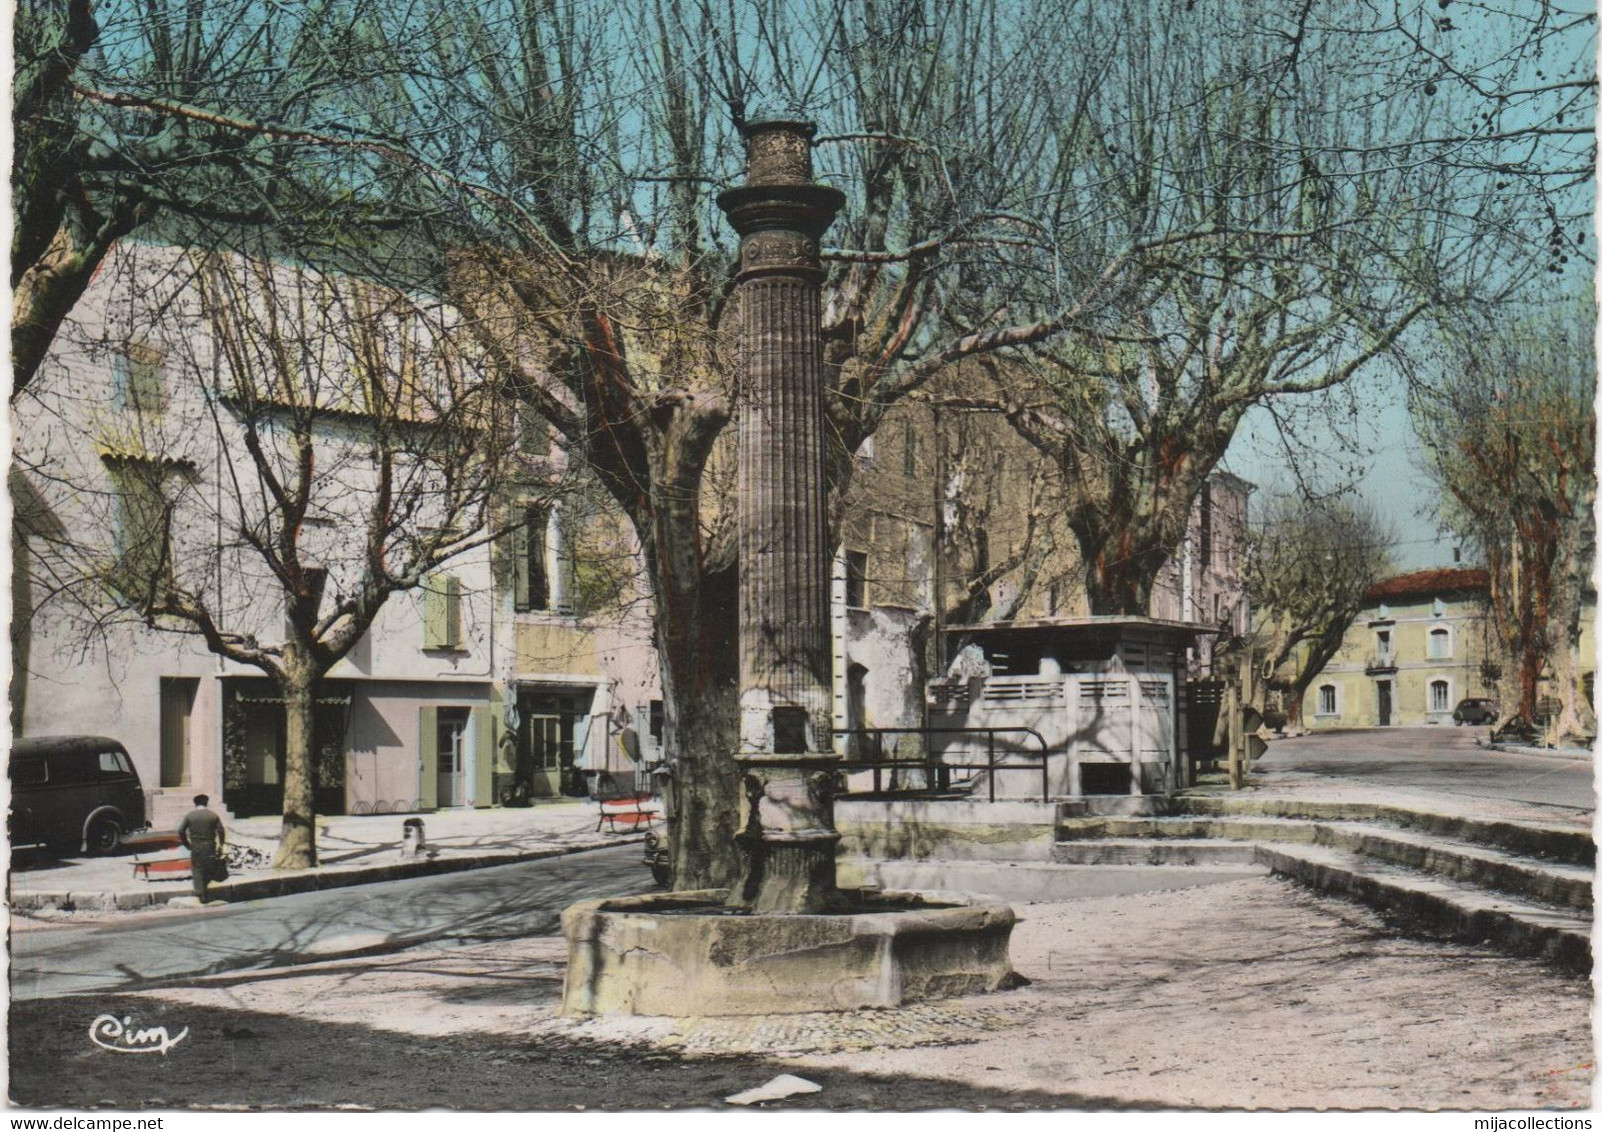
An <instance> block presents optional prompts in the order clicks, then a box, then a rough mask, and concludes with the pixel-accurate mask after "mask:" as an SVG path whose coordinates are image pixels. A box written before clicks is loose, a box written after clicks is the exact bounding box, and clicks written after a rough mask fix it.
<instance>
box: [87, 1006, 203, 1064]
mask: <svg viewBox="0 0 1602 1132" xmlns="http://www.w3.org/2000/svg"><path fill="white" fill-rule="evenodd" d="M188 1036H189V1027H188V1026H185V1027H184V1028H183V1029H182V1030H180V1031H178V1033H177V1034H171V1035H170V1034H168V1033H167V1027H165V1026H150V1027H148V1028H143V1029H137V1030H136V1029H134V1027H133V1019H132V1018H122V1019H120V1020H119V1019H117V1018H116V1017H114V1016H112V1015H110V1014H101V1015H100V1016H98V1017H97V1018H96V1019H95V1020H94V1021H93V1022H91V1023H89V1040H90V1041H91V1042H94V1043H95V1045H97V1046H99V1047H100V1048H101V1049H108V1050H110V1051H111V1052H112V1053H159V1054H161V1055H162V1056H163V1057H165V1056H166V1055H167V1051H168V1050H170V1049H171V1048H172V1047H173V1046H175V1045H177V1044H178V1043H179V1042H181V1041H183V1040H184V1039H185V1038H186V1037H188Z"/></svg>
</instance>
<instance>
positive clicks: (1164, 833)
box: [1057, 815, 1318, 842]
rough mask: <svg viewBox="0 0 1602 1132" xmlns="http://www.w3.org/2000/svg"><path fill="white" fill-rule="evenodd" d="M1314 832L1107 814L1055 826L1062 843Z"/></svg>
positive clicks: (1271, 823) (1262, 821)
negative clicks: (1110, 838)
mask: <svg viewBox="0 0 1602 1132" xmlns="http://www.w3.org/2000/svg"><path fill="white" fill-rule="evenodd" d="M1317 829H1318V825H1317V823H1316V822H1312V821H1307V820H1305V819H1300V818H1270V817H1246V818H1236V817H1138V816H1133V815H1131V816H1116V815H1107V816H1101V817H1084V818H1064V819H1062V820H1060V821H1059V822H1058V823H1057V840H1058V841H1059V842H1063V841H1080V840H1084V839H1087V838H1107V837H1112V838H1124V837H1162V838H1218V839H1226V840H1231V841H1306V842H1311V841H1313V839H1314V838H1315V837H1316V836H1317Z"/></svg>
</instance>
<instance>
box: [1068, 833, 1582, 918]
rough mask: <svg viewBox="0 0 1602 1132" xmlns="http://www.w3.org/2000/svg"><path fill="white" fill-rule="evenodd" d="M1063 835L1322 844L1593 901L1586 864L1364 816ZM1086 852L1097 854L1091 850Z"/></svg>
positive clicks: (1558, 897)
mask: <svg viewBox="0 0 1602 1132" xmlns="http://www.w3.org/2000/svg"><path fill="white" fill-rule="evenodd" d="M1058 836H1059V838H1064V839H1065V840H1059V842H1058V845H1057V847H1056V849H1055V850H1054V855H1055V853H1056V850H1060V849H1062V848H1063V847H1064V846H1066V845H1073V844H1090V845H1095V844H1099V843H1102V842H1105V841H1107V840H1111V841H1112V842H1113V843H1115V844H1119V845H1125V844H1133V843H1135V842H1137V841H1138V840H1139V839H1140V838H1148V839H1153V840H1154V841H1156V842H1172V841H1181V842H1186V841H1189V842H1193V841H1195V840H1198V839H1226V840H1229V841H1241V842H1255V843H1259V844H1302V845H1314V844H1316V845H1324V846H1328V847H1330V848H1335V849H1343V850H1346V851H1348V852H1352V853H1359V854H1362V855H1363V856H1367V857H1373V858H1375V859H1377V860H1381V861H1387V862H1390V863H1391V864H1396V865H1402V866H1405V867H1408V868H1412V869H1417V870H1419V871H1421V872H1428V873H1435V874H1437V875H1440V876H1442V877H1445V878H1447V879H1450V880H1455V881H1461V882H1464V883H1469V884H1475V885H1479V886H1481V887H1484V888H1491V889H1497V890H1499V891H1502V892H1507V893H1510V894H1512V895H1514V896H1517V897H1520V898H1523V899H1530V900H1537V901H1541V902H1544V903H1548V904H1552V905H1555V906H1558V907H1563V908H1570V909H1574V910H1578V911H1582V912H1588V911H1590V909H1591V906H1592V894H1591V887H1592V883H1593V880H1594V874H1593V870H1591V869H1589V868H1586V867H1584V866H1580V865H1573V864H1569V863H1566V862H1563V861H1546V860H1538V859H1533V858H1530V857H1526V856H1522V855H1520V854H1516V853H1511V852H1508V851H1507V850H1504V849H1498V848H1492V847H1489V846H1486V845H1482V844H1473V843H1469V842H1464V841H1459V840H1456V839H1454V838H1451V837H1448V836H1442V835H1438V834H1434V833H1425V832H1420V831H1418V830H1409V829H1393V828H1390V827H1387V826H1379V825H1371V824H1367V823H1356V822H1315V821H1308V820H1304V819H1296V818H1262V817H1248V818H1235V817H1220V818H1212V817H1188V818H1184V817H1180V818H1146V819H1140V818H1087V819H1071V820H1069V821H1067V822H1061V823H1059V829H1058ZM1087 839H1090V840H1087ZM1084 852H1085V853H1087V854H1089V855H1092V856H1093V855H1094V851H1093V850H1086V851H1084ZM1131 852H1133V850H1129V849H1120V850H1118V851H1116V852H1114V853H1112V854H1111V856H1110V857H1109V859H1115V858H1123V857H1127V856H1128V855H1129V854H1130V853H1131ZM1136 855H1138V853H1137V854H1136ZM1054 859H1058V860H1068V859H1072V860H1080V861H1082V862H1083V863H1092V862H1090V861H1083V858H1081V857H1079V856H1074V855H1073V854H1072V851H1070V854H1069V855H1068V856H1064V857H1054ZM1150 863H1153V864H1157V863H1175V864H1183V863H1186V862H1185V860H1184V857H1183V853H1179V854H1175V855H1170V856H1169V857H1167V858H1165V859H1163V860H1159V859H1158V856H1153V857H1151V858H1150Z"/></svg>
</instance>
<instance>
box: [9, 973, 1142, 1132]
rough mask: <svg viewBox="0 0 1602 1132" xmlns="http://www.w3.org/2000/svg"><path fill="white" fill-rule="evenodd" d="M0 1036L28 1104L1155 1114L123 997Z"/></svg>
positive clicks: (543, 1039) (79, 1006)
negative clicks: (127, 1046) (774, 1083)
mask: <svg viewBox="0 0 1602 1132" xmlns="http://www.w3.org/2000/svg"><path fill="white" fill-rule="evenodd" d="M101 1014H110V1015H113V1016H114V1017H117V1018H119V1019H120V1018H124V1017H127V1018H129V1019H131V1024H132V1026H134V1027H152V1026H165V1027H167V1029H168V1031H169V1032H170V1033H173V1034H176V1033H178V1032H179V1031H180V1030H183V1029H185V1028H187V1029H188V1031H189V1033H188V1035H187V1036H186V1037H185V1038H184V1040H183V1041H182V1042H181V1043H179V1044H178V1045H177V1046H175V1047H174V1048H172V1049H171V1050H170V1051H169V1052H167V1053H166V1054H165V1055H162V1054H157V1053H149V1054H137V1055H129V1054H122V1053H114V1052H110V1051H107V1050H103V1049H99V1048H96V1046H95V1045H93V1044H92V1043H91V1042H90V1040H89V1027H90V1024H91V1022H92V1021H93V1020H94V1019H95V1018H96V1016H98V1015H101ZM10 1038H11V1040H10V1070H11V1099H12V1103H13V1104H17V1105H22V1106H26V1107H30V1108H49V1107H67V1108H84V1109H90V1108H117V1109H125V1110H126V1109H168V1108H178V1109H184V1108H201V1109H204V1108H213V1107H218V1106H229V1107H237V1106H245V1107H248V1108H260V1109H286V1108H289V1109H324V1108H332V1107H335V1106H357V1107H363V1108H375V1109H402V1110H410V1109H419V1108H429V1107H445V1108H458V1109H470V1110H478V1111H498V1110H561V1109H592V1110H593V1109H607V1110H638V1109H664V1108H670V1109H685V1108H711V1109H722V1108H726V1107H728V1106H726V1105H725V1104H724V1102H723V1098H724V1097H725V1096H728V1095H730V1094H733V1093H736V1092H739V1091H741V1090H743V1089H749V1088H751V1087H753V1086H756V1085H760V1084H763V1083H765V1082H766V1081H768V1080H770V1079H771V1078H773V1077H775V1076H777V1075H778V1074H780V1073H787V1072H790V1073H798V1074H799V1075H801V1076H804V1077H805V1078H807V1079H808V1080H810V1081H814V1082H816V1083H818V1084H819V1085H821V1086H823V1089H822V1091H821V1092H819V1093H813V1094H809V1095H804V1096H798V1097H792V1098H789V1099H787V1100H784V1101H780V1102H772V1103H770V1104H769V1105H767V1106H764V1107H770V1108H809V1109H853V1110H890V1111H907V1110H920V1109H942V1108H943V1109H963V1110H970V1111H972V1110H981V1109H992V1110H1019V1109H1040V1108H1072V1109H1146V1110H1151V1109H1155V1108H1158V1107H1159V1106H1154V1105H1143V1104H1132V1103H1130V1102H1128V1101H1126V1100H1122V1099H1120V1098H1118V1097H1113V1096H1089V1095H1085V1094H1079V1093H1060V1094H1059V1093H1045V1092H1039V1091H1029V1090H1012V1089H1006V1088H1002V1087H995V1088H984V1087H978V1086H973V1085H968V1084H965V1083H962V1082H957V1081H951V1080H930V1079H920V1078H911V1077H894V1078H891V1077H875V1076H870V1075H868V1074H863V1073H855V1072H851V1071H848V1070H843V1069H818V1068H813V1067H810V1066H807V1067H800V1068H798V1067H797V1066H796V1065H794V1064H791V1063H787V1062H785V1061H783V1060H780V1059H777V1058H764V1057H759V1056H712V1057H706V1056H693V1057H691V1056H684V1055H681V1054H677V1053H674V1052H670V1051H665V1050H661V1049H655V1048H651V1047H647V1046H643V1045H639V1044H625V1043H621V1042H613V1041H607V1042H599V1041H594V1040H586V1039H579V1038H573V1037H567V1036H562V1035H555V1034H534V1035H529V1036H528V1037H522V1038H517V1037H507V1036H505V1035H499V1034H451V1035H443V1036H439V1037H421V1036H418V1035H415V1034H397V1033H391V1032H388V1031H382V1030H375V1029H373V1028H371V1027H368V1026H362V1025H354V1024H350V1023H328V1022H315V1021H308V1020H304V1019H299V1018H292V1017H284V1016H281V1015H274V1014H264V1013H258V1012H252V1011H245V1010H238V1009H231V1008H230V1009H218V1008H211V1007H199V1006H195V1005H193V1004H184V1003H167V1002H162V1001H160V1000H157V999H154V998H146V997H136V996H128V995H108V996H104V997H95V998H59V999H50V1000H46V1001H41V1002H26V1003H13V1004H12V1005H11V1008H10ZM1001 1068H1002V1071H1003V1072H1004V1071H1005V1067H1001Z"/></svg>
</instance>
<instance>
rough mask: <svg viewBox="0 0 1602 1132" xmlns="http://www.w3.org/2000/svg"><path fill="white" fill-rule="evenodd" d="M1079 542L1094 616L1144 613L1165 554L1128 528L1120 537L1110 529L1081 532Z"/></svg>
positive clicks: (1078, 533)
mask: <svg viewBox="0 0 1602 1132" xmlns="http://www.w3.org/2000/svg"><path fill="white" fill-rule="evenodd" d="M1073 530H1074V533H1075V534H1076V535H1079V545H1080V548H1081V553H1082V554H1083V556H1084V560H1085V598H1086V600H1087V601H1088V602H1089V604H1090V612H1091V614H1092V616H1097V617H1100V616H1115V615H1121V616H1127V617H1144V616H1146V615H1147V614H1148V613H1150V611H1151V592H1152V588H1153V586H1154V585H1155V584H1156V581H1157V571H1158V570H1160V569H1161V568H1162V565H1163V563H1164V562H1165V561H1167V557H1166V555H1164V554H1161V553H1158V552H1157V551H1156V550H1155V549H1153V548H1150V547H1146V546H1144V543H1145V541H1146V540H1139V545H1141V549H1140V550H1136V549H1135V547H1136V546H1137V540H1136V539H1135V538H1134V537H1133V536H1132V535H1130V534H1129V533H1128V532H1127V531H1126V532H1123V533H1122V534H1121V536H1120V537H1117V538H1116V539H1115V537H1114V536H1113V534H1112V533H1111V532H1108V533H1107V534H1104V535H1101V536H1100V537H1097V536H1095V535H1091V536H1088V537H1087V536H1086V535H1083V534H1080V531H1081V528H1080V527H1079V526H1078V525H1074V526H1073Z"/></svg>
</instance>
